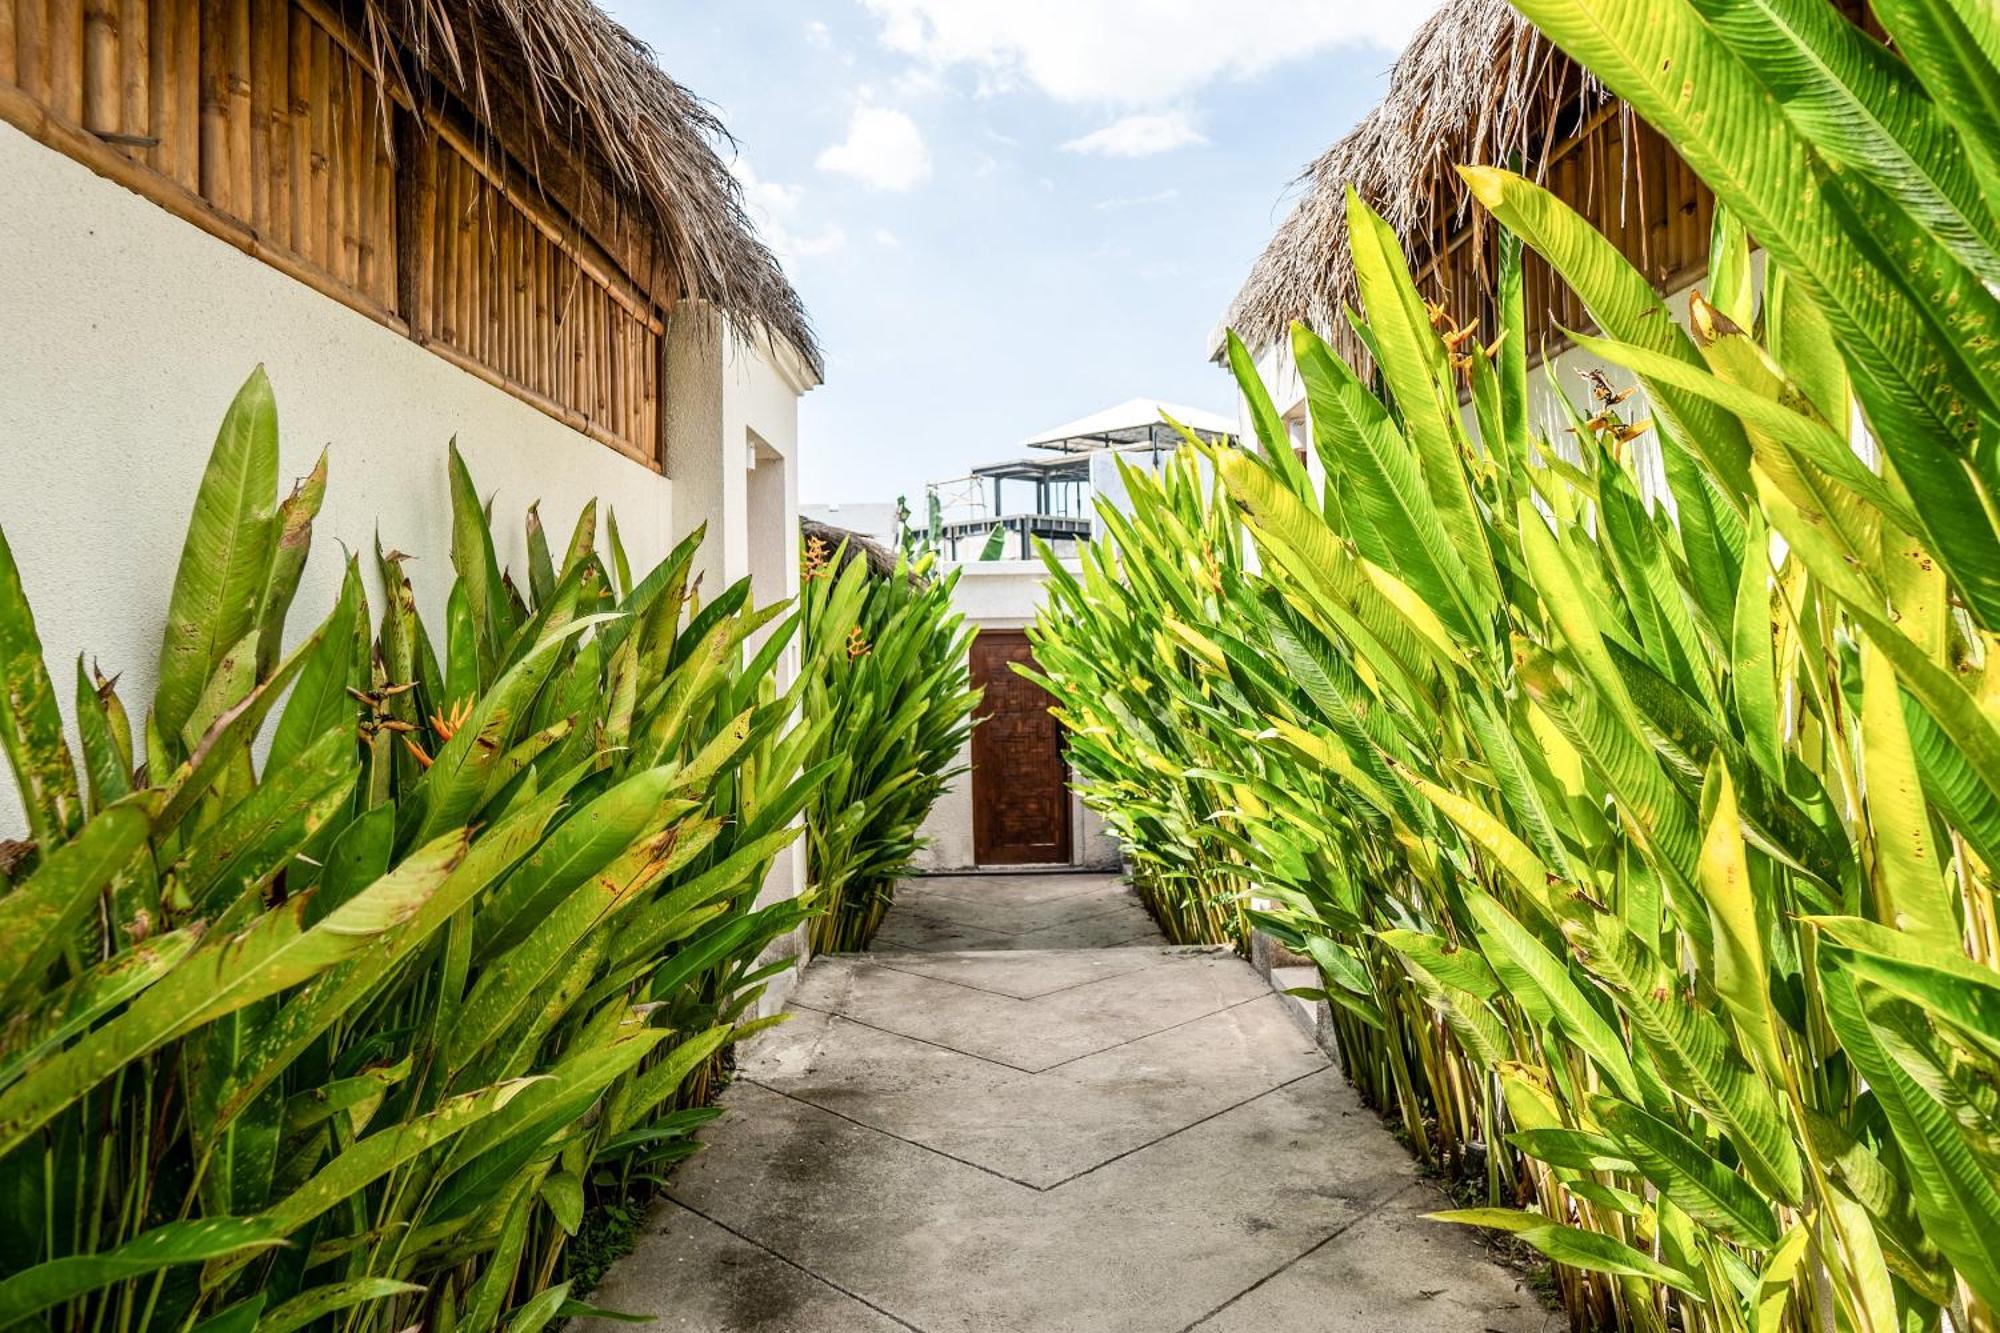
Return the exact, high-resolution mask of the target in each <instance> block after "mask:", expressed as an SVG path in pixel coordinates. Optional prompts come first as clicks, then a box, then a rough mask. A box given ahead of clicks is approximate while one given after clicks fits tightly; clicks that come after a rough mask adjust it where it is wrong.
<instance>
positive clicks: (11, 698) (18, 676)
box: [0, 532, 83, 848]
mask: <svg viewBox="0 0 2000 1333" xmlns="http://www.w3.org/2000/svg"><path fill="white" fill-rule="evenodd" d="M0 681H4V682H6V698H5V700H4V706H0V751H4V752H5V754H6V756H7V762H8V763H9V764H10V765H11V766H12V767H13V770H14V781H15V783H16V785H18V786H19V787H20V789H21V804H22V805H23V806H24V807H25V808H26V809H27V812H28V835H29V836H30V837H31V838H33V839H34V840H35V841H36V842H38V843H40V844H41V845H42V846H43V847H45V848H54V847H55V846H57V845H58V844H60V843H61V842H62V841H63V840H64V839H65V838H67V837H69V835H70V834H71V833H73V832H75V831H76V829H77V827H78V826H79V825H80V824H81V823H82V822H83V797H82V795H81V794H80V792H79V791H78V789H77V781H76V762H75V761H74V760H73V759H71V758H70V752H69V741H68V740H67V739H66V738H65V737H64V736H63V724H62V713H61V711H60V710H59V709H58V708H57V706H56V687H55V682H54V681H53V680H51V679H50V678H49V670H48V667H47V666H46V665H45V664H44V663H43V661H42V640H41V636H40V635H39V634H38V633H37V632H36V630H35V615H34V612H33V610H32V609H31V608H30V607H29V606H28V597H27V594H26V592H24V591H23V590H22V587H21V571H20V569H19V568H18V567H17V566H16V565H15V563H14V552H13V551H12V550H11V549H10V548H9V547H8V545H7V534H6V533H4V532H0Z"/></svg>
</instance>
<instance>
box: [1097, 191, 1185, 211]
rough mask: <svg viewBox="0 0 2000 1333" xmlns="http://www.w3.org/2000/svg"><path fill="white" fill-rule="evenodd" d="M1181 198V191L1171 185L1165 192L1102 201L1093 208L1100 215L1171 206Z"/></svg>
mask: <svg viewBox="0 0 2000 1333" xmlns="http://www.w3.org/2000/svg"><path fill="white" fill-rule="evenodd" d="M1180 197H1181V192H1180V190H1179V189H1178V188H1176V187H1174V186H1171V185H1170V186H1168V187H1167V188H1166V189H1164V190H1155V191H1154V192H1153V193H1151V194H1140V195H1132V196H1130V197H1126V196H1119V197H1116V198H1111V199H1100V200H1098V201H1097V202H1096V203H1094V204H1092V205H1091V207H1092V208H1094V209H1096V210H1097V211H1098V212H1100V213H1109V212H1111V211H1112V210H1114V209H1120V208H1150V207H1152V206H1153V205H1154V204H1171V203H1172V202H1173V201H1174V200H1176V199H1178V198H1180Z"/></svg>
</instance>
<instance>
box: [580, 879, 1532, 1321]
mask: <svg viewBox="0 0 2000 1333" xmlns="http://www.w3.org/2000/svg"><path fill="white" fill-rule="evenodd" d="M876 949H877V952H875V953H872V954H866V955H846V956H837V957H830V958H822V959H819V960H818V961H816V962H814V963H813V964H812V966H811V967H810V969H808V971H807V973H806V977H805V979H804V981H803V982H802V983H801V984H800V986H799V988H798V990H797V992H796V993H795V997H794V1009H795V1011H796V1015H797V1016H796V1017H795V1018H793V1019H792V1020H791V1021H790V1022H788V1023H785V1024H783V1025H782V1026H780V1027H779V1028H777V1029H776V1030H775V1031H773V1032H771V1033H768V1034H766V1035H765V1036H764V1037H763V1038H761V1039H760V1040H759V1041H758V1042H756V1043H755V1044H754V1047H753V1049H752V1050H751V1051H750V1052H748V1053H747V1054H746V1056H745V1058H744V1062H743V1066H742V1069H741V1072H740V1075H739V1077H738V1078H737V1080H736V1081H735V1083H734V1084H733V1085H732V1086H731V1087H730V1088H729V1090H728V1092H727V1093H725V1094H724V1096H723V1099H722V1100H723V1105H724V1106H725V1107H726V1108H727V1113H726V1114H725V1115H723V1116H722V1117H721V1119H719V1120H717V1121H716V1122H715V1123H714V1124H713V1125H711V1126H710V1127H709V1128H708V1129H707V1130H706V1131H705V1132H704V1135H703V1137H704V1139H705V1140H706V1143H707V1146H706V1148H705V1150H704V1151H703V1152H701V1153H699V1154H697V1155H696V1156H695V1157H694V1158H693V1159H691V1160H690V1161H688V1162H686V1163H683V1164H682V1165H681V1166H680V1167H678V1168H677V1169H676V1172H675V1175H674V1178H673V1183H672V1187H671V1189H670V1191H669V1195H668V1198H667V1199H666V1200H665V1201H664V1202H662V1203H661V1205H660V1206H659V1208H658V1210H657V1211H656V1213H655V1215H654V1217H653V1219H652V1221H651V1224H650V1226H649V1228H648V1231H647V1234H646V1235H645V1236H644V1237H643V1238H642V1240H641V1241H640V1244H639V1248H638V1250H637V1251H636V1252H635V1253H634V1254H632V1255H631V1256H630V1257H628V1258H626V1259H624V1260H622V1261H621V1262H620V1263H619V1264H618V1265H617V1266H616V1267H615V1268H614V1269H613V1270H612V1272H611V1274H610V1275H609V1276H608V1277H607V1278H606V1280H605V1282H604V1283H603V1284H602V1285H601V1286H600V1287H599V1288H598V1290H597V1292H596V1294H595V1295H593V1296H592V1297H591V1301H592V1303H593V1304H597V1305H600V1306H603V1307H607V1308H609V1309H614V1310H625V1311H631V1312H635V1313H644V1314H651V1315H655V1316H657V1317H658V1322H657V1323H656V1324H653V1325H651V1327H653V1328H656V1329H663V1330H703V1331H704V1333H710V1331H713V1333H892V1331H893V1330H897V1329H906V1330H908V1329H914V1330H921V1331H922V1333H947V1331H950V1333H1044V1331H1047V1333H1113V1331H1114V1330H1117V1331H1129V1333H1182V1331H1183V1330H1187V1331H1190V1333H1191V1331H1193V1330H1200V1333H1249V1331H1251V1330H1257V1331H1258V1333H1317V1331H1319V1330H1327V1331H1329V1333H1332V1331H1336V1330H1337V1331H1340V1333H1347V1331H1350V1330H1351V1331H1352V1333H1401V1331H1402V1330H1410V1331H1411V1333H1417V1331H1419V1330H1420V1331H1421V1333H1544V1330H1550V1329H1555V1328H1557V1327H1559V1326H1560V1323H1561V1320H1560V1319H1559V1318H1558V1317H1555V1316H1551V1315H1549V1314H1548V1313H1547V1312H1545V1311H1544V1310H1543V1309H1542V1308H1541V1306H1540V1305H1539V1304H1538V1303H1537V1301H1536V1298H1535V1297H1534V1295H1533V1294H1532V1293H1530V1292H1528V1291H1526V1290H1525V1289H1523V1288H1521V1287H1520V1286H1519V1285H1518V1283H1517V1281H1516V1279H1515V1278H1514V1276H1513V1275H1512V1274H1511V1273H1509V1272H1507V1271H1505V1270H1503V1269H1501V1268H1499V1267H1497V1266H1495V1265H1493V1264H1491V1263H1489V1262H1488V1261H1487V1260H1486V1258H1485V1257H1484V1255H1483V1253H1482V1251H1481V1248H1480V1244H1479V1242H1478V1240H1477V1238H1476V1237H1475V1236H1474V1235H1473V1234H1471V1233H1468V1232H1466V1231H1463V1230H1460V1229H1458V1228H1453V1227H1447V1226H1444V1225H1442V1224H1439V1223H1433V1222H1426V1221H1424V1220H1423V1219H1422V1217H1421V1214H1422V1213H1424V1212H1426V1211H1429V1210H1432V1209H1435V1208H1439V1207H1444V1206H1448V1205H1446V1204H1445V1203H1444V1201H1443V1199H1442V1197H1441V1196H1440V1195H1438V1194H1437V1193H1436V1192H1435V1191H1434V1190H1433V1188H1432V1187H1431V1186H1429V1185H1427V1184H1425V1183H1423V1182H1421V1181H1419V1180H1418V1178H1417V1174H1416V1171H1415V1168H1414V1167H1413V1165H1412V1163H1411V1159H1410V1158H1409V1156H1408V1154H1406V1153H1405V1152H1404V1150H1403V1149H1402V1148H1401V1147H1400V1146H1399V1145H1398V1144H1397V1143H1396V1141H1395V1140H1394V1139H1393V1138H1392V1137H1391V1136H1390V1135H1389V1133H1388V1132H1387V1131H1386V1130H1385V1129H1383V1127H1382V1125H1381V1122H1380V1121H1379V1120H1377V1119H1376V1117H1375V1116H1374V1115H1373V1114H1372V1113H1371V1112H1369V1111H1368V1110H1367V1109H1366V1108H1364V1107H1363V1106H1361V1105H1360V1103H1359V1102H1358V1101H1357V1100H1356V1099H1355V1097H1354V1094H1353V1093H1352V1091H1351V1090H1350V1089H1349V1088H1348V1086H1347V1085H1346V1083H1345V1082H1344V1081H1343V1080H1342V1079H1341V1077H1340V1074H1339V1073H1338V1072H1337V1071H1335V1070H1334V1069H1332V1068H1331V1067H1330V1066H1329V1064H1328V1062H1327V1060H1326V1058H1325V1057H1324V1056H1323V1055H1322V1054H1321V1053H1320V1051H1319V1050H1318V1048H1317V1047H1316V1046H1315V1045H1314V1044H1313V1042H1312V1041H1311V1040H1310V1039H1309V1038H1308V1037H1307V1036H1306V1035H1305V1034H1304V1032H1303V1031H1302V1030H1301V1028H1300V1027H1299V1026H1298V1024H1297V1023H1296V1022H1295V1020H1294V1018H1293V1016H1292V1014H1291V1013H1290V1011H1289V1005H1288V1002H1287V1001H1286V1000H1284V999H1283V998H1281V997H1279V996H1278V995H1276V994H1274V993H1273V992H1272V991H1271V989H1270V988H1269V986H1268V985H1266V983H1265V982H1264V981H1263V979H1262V978H1261V977H1259V976H1258V975H1257V973H1256V972H1254V971H1253V970H1252V969H1251V968H1250V967H1249V966H1248V965H1247V964H1245V963H1243V962H1241V961H1240V960H1238V959H1237V958H1235V957H1234V956H1232V955H1231V954H1229V953H1227V952H1226V951H1216V950H1198V949H1197V950H1188V949H1171V948H1168V947H1166V946H1165V944H1164V943H1163V941H1162V940H1161V939H1160V937H1159V935H1158V933H1157V932H1156V931H1155V930H1154V929H1153V926H1152V922H1151V920H1150V918H1148V917H1147V915H1146V914H1145V911H1144V909H1143V908H1141V907H1140V906H1139V904H1138V901H1137V900H1136V899H1135V898H1134V897H1133V896H1132V895H1131V893H1130V891H1129V890H1127V889H1125V888H1124V887H1123V886H1122V885H1120V884H1119V883H1118V882H1117V881H1116V880H1115V879H1114V878H1112V877H1110V876H1106V875H1013V876H986V875H982V876H964V877H956V878H932V879H921V880H915V881H912V882H911V883H909V884H907V885H905V886H904V888H903V890H902V892H901V894H900V896H899V898H898V901H897V905H896V907H895V910H894V911H893V912H892V913H891V914H890V916H889V919H888V921H887V922H886V923H885V924H884V926H883V929H882V932H881V934H880V936H879V937H878V940H877V943H876ZM600 1329H601V1333H613V1331H614V1330H618V1329H619V1326H617V1325H609V1324H606V1325H602V1326H600Z"/></svg>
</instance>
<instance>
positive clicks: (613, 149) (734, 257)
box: [355, 0, 823, 375]
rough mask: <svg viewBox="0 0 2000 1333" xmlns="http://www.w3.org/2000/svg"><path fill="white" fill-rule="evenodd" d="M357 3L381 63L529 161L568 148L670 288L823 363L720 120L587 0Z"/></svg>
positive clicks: (815, 364) (816, 366) (818, 365)
mask: <svg viewBox="0 0 2000 1333" xmlns="http://www.w3.org/2000/svg"><path fill="white" fill-rule="evenodd" d="M355 3H356V4H357V5H358V8H359V10H360V13H361V15H362V18H363V21H364V23H365V27H366V30H367V33H368V37H369V40H370V42H371V43H372V44H373V46H374V48H375V52H376V55H377V57H378V64H379V65H380V67H382V68H384V69H394V70H396V71H397V72H398V73H399V74H400V76H401V77H402V78H403V80H404V82H405V83H406V85H416V84H420V83H423V82H425V81H432V82H434V83H436V84H440V85H442V86H443V87H444V88H445V89H447V90H448V91H449V92H450V93H451V94H452V95H453V96H454V97H456V98H458V99H459V100H460V101H462V102H463V103H464V104H465V105H466V106H467V107H469V108H470V109H471V110H472V112H473V113H474V114H475V115H476V116H477V117H478V118H479V119H480V120H481V121H482V122H483V123H484V124H485V125H487V126H489V127H491V128H492V129H493V130H494V131H495V132H496V134H498V135H499V137H500V138H501V140H502V141H503V142H504V143H505V144H506V146H507V147H508V148H509V149H510V150H511V151H512V152H513V153H515V154H516V155H517V156H521V157H522V158H523V160H525V161H528V162H529V164H530V165H531V166H538V165H539V164H538V163H537V162H536V161H535V157H536V155H537V154H539V153H541V152H542V151H544V150H546V149H553V150H554V151H555V152H556V153H558V154H565V153H567V154H574V155H575V157H576V158H577V159H578V160H579V162H580V164H581V166H582V169H583V171H584V172H586V173H587V174H588V175H589V176H590V177H591V178H592V179H593V180H595V181H598V182H601V183H603V184H606V185H608V186H610V187H611V189H612V190H613V191H614V192H615V193H616V195H617V197H618V198H619V199H620V200H622V201H623V202H624V203H626V204H628V205H630V206H632V207H633V208H634V209H635V211H636V212H637V213H638V214H639V216H640V217H641V218H642V219H643V220H644V224H645V225H646V226H647V227H648V229H649V230H651V231H652V233H653V234H654V238H655V239H656V240H657V241H658V243H659V250H660V251H661V255H660V258H661V260H662V261H663V262H664V264H665V265H666V266H667V267H668V269H669V270H670V276H671V279H672V283H673V288H674V291H675V293H676V295H678V296H680V297H685V298H692V299H695V300H702V301H707V302H710V303H711V304H712V305H713V306H714V307H715V308H716V309H718V310H720V311H721V312H722V313H724V314H725V315H727V316H729V317H731V318H732V319H733V320H735V321H737V323H738V324H739V325H741V326H744V327H746V328H748V329H749V330H751V331H752V332H762V333H763V334H765V335H768V336H773V337H776V338H781V339H783V340H785V341H787V342H789V343H791V344H792V345H793V346H794V347H795V348H797V349H798V352H799V354H800V355H801V356H802V357H804V358H805V360H806V362H807V363H808V364H809V365H810V366H811V368H812V370H813V372H814V374H815V375H818V374H820V373H821V372H822V370H823V363H822V361H821V357H820V351H819V344H818V341H817V340H816V339H815V337H814V336H813V331H812V326H811V324H810V323H809V322H808V320H807V318H806V312H805V307H804V305H803V304H802V303H801V302H800V300H799V296H798V293H797V292H796V291H794V290H793V289H792V285H791V283H790V282H788V281H787V280H786V278H785V275H784V272H783V270H782V269H781V268H780V267H779V265H778V260H777V257H776V256H775V255H773V254H772V253H771V250H770V248H769V247H768V246H766V245H765V244H764V243H763V241H761V240H760V239H758V236H757V231H756V228H755V227H754V226H753V225H752V223H751V221H750V218H749V215H748V214H747V213H745V211H744V208H743V191H742V187H741V186H740V185H739V183H738V182H737V180H736V178H735V176H734V175H733V174H732V173H731V171H730V169H729V166H728V164H727V163H726V162H725V161H724V160H723V156H722V153H721V152H720V151H719V150H720V149H721V148H723V147H726V146H730V145H731V144H732V141H731V139H730V137H729V132H728V130H727V129H726V128H725V127H724V125H723V124H722V121H721V119H720V118H719V117H718V116H717V115H716V114H715V111H714V110H713V109H712V108H711V107H709V106H708V105H707V104H706V103H704V102H703V101H702V100H701V99H700V98H698V97H696V96H695V95H694V94H693V93H691V92H689V91H688V90H687V89H686V88H684V87H682V86H681V85H680V84H679V83H676V82H675V81H674V80H673V79H672V78H670V77H668V75H667V74H666V72H665V71H664V70H662V69H661V68H660V66H659V64H658V63H657V62H656V61H655V59H654V56H653V52H652V50H651V49H650V48H649V47H647V45H646V44H645V43H644V42H642V41H640V40H639V39H638V38H637V37H634V36H633V35H632V34H631V33H630V32H628V31H626V30H625V28H623V27H622V26H620V25H619V24H618V23H616V22H614V21H613V20H612V19H611V18H610V16H609V15H607V14H606V13H605V12H604V11H603V10H601V9H599V8H598V7H597V6H596V5H595V4H594V3H592V0H355ZM403 55H407V57H408V60H407V61H406V60H405V59H403V58H400V57H401V56H403ZM634 276H635V277H640V278H641V279H642V280H643V277H644V275H634Z"/></svg>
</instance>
